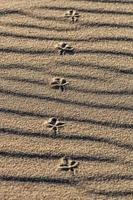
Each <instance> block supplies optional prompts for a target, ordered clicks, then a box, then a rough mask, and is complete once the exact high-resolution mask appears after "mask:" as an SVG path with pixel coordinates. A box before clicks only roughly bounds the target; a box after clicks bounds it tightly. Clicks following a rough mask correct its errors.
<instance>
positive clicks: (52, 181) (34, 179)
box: [0, 175, 77, 185]
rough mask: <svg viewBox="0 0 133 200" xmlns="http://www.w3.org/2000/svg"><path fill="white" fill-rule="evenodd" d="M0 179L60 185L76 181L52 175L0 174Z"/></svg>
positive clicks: (71, 183) (73, 183) (72, 183)
mask: <svg viewBox="0 0 133 200" xmlns="http://www.w3.org/2000/svg"><path fill="white" fill-rule="evenodd" d="M0 181H13V182H25V183H27V182H29V183H45V184H60V185H75V184H76V183H77V181H75V180H70V179H65V178H52V177H26V176H6V175H5V176H4V175H3V176H0Z"/></svg>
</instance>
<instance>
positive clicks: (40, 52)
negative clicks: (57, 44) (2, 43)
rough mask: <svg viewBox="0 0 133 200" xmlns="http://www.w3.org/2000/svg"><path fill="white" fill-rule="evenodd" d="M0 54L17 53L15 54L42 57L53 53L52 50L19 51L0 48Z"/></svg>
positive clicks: (18, 49)
mask: <svg viewBox="0 0 133 200" xmlns="http://www.w3.org/2000/svg"><path fill="white" fill-rule="evenodd" d="M0 52H2V53H17V54H30V55H43V54H47V55H49V54H52V53H54V52H53V51H52V50H48V49H47V50H46V49H45V50H36V49H34V50H30V49H20V48H11V47H7V48H0Z"/></svg>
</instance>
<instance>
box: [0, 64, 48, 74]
mask: <svg viewBox="0 0 133 200" xmlns="http://www.w3.org/2000/svg"><path fill="white" fill-rule="evenodd" d="M0 67H1V70H2V69H3V70H5V69H7V70H12V69H25V70H28V71H29V70H30V71H33V72H46V69H45V68H43V67H35V66H31V65H24V64H21V63H18V64H12V63H11V64H0Z"/></svg>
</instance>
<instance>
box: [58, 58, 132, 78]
mask: <svg viewBox="0 0 133 200" xmlns="http://www.w3.org/2000/svg"><path fill="white" fill-rule="evenodd" d="M57 64H58V65H60V66H64V65H66V66H67V67H69V66H70V67H72V66H73V67H79V68H81V67H88V68H93V69H98V70H104V71H109V72H114V73H120V74H126V75H133V68H130V69H119V68H118V69H116V68H115V66H102V65H99V64H95V63H84V62H76V61H69V62H64V61H58V62H57ZM116 67H117V66H116Z"/></svg>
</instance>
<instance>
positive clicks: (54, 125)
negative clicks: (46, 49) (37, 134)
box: [44, 10, 80, 176]
mask: <svg viewBox="0 0 133 200" xmlns="http://www.w3.org/2000/svg"><path fill="white" fill-rule="evenodd" d="M64 17H65V18H67V19H68V20H70V21H71V22H72V23H75V22H78V20H79V17H80V15H79V13H78V12H76V11H75V10H69V11H67V12H66V13H65V15H64ZM55 48H56V49H57V51H58V53H59V55H65V54H69V55H73V54H74V52H75V51H74V48H73V47H71V46H70V45H69V44H67V43H65V42H61V43H59V44H57V45H56V46H55ZM68 84H69V82H67V80H66V79H64V78H59V77H54V78H53V79H52V80H51V83H50V86H51V88H52V89H59V90H61V91H62V92H63V91H65V89H66V87H67V85H68ZM44 125H45V126H46V127H47V128H49V129H50V130H51V131H52V132H53V134H54V135H56V134H59V130H60V129H61V128H63V127H64V126H65V122H62V121H60V120H59V119H57V118H55V117H52V118H50V119H48V120H47V121H46V122H45V123H44ZM78 166H79V162H76V161H74V160H72V159H71V158H69V157H67V156H65V157H63V158H62V159H61V160H60V163H59V166H58V169H59V170H61V171H64V172H71V174H72V175H73V176H75V175H76V172H77V168H78Z"/></svg>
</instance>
